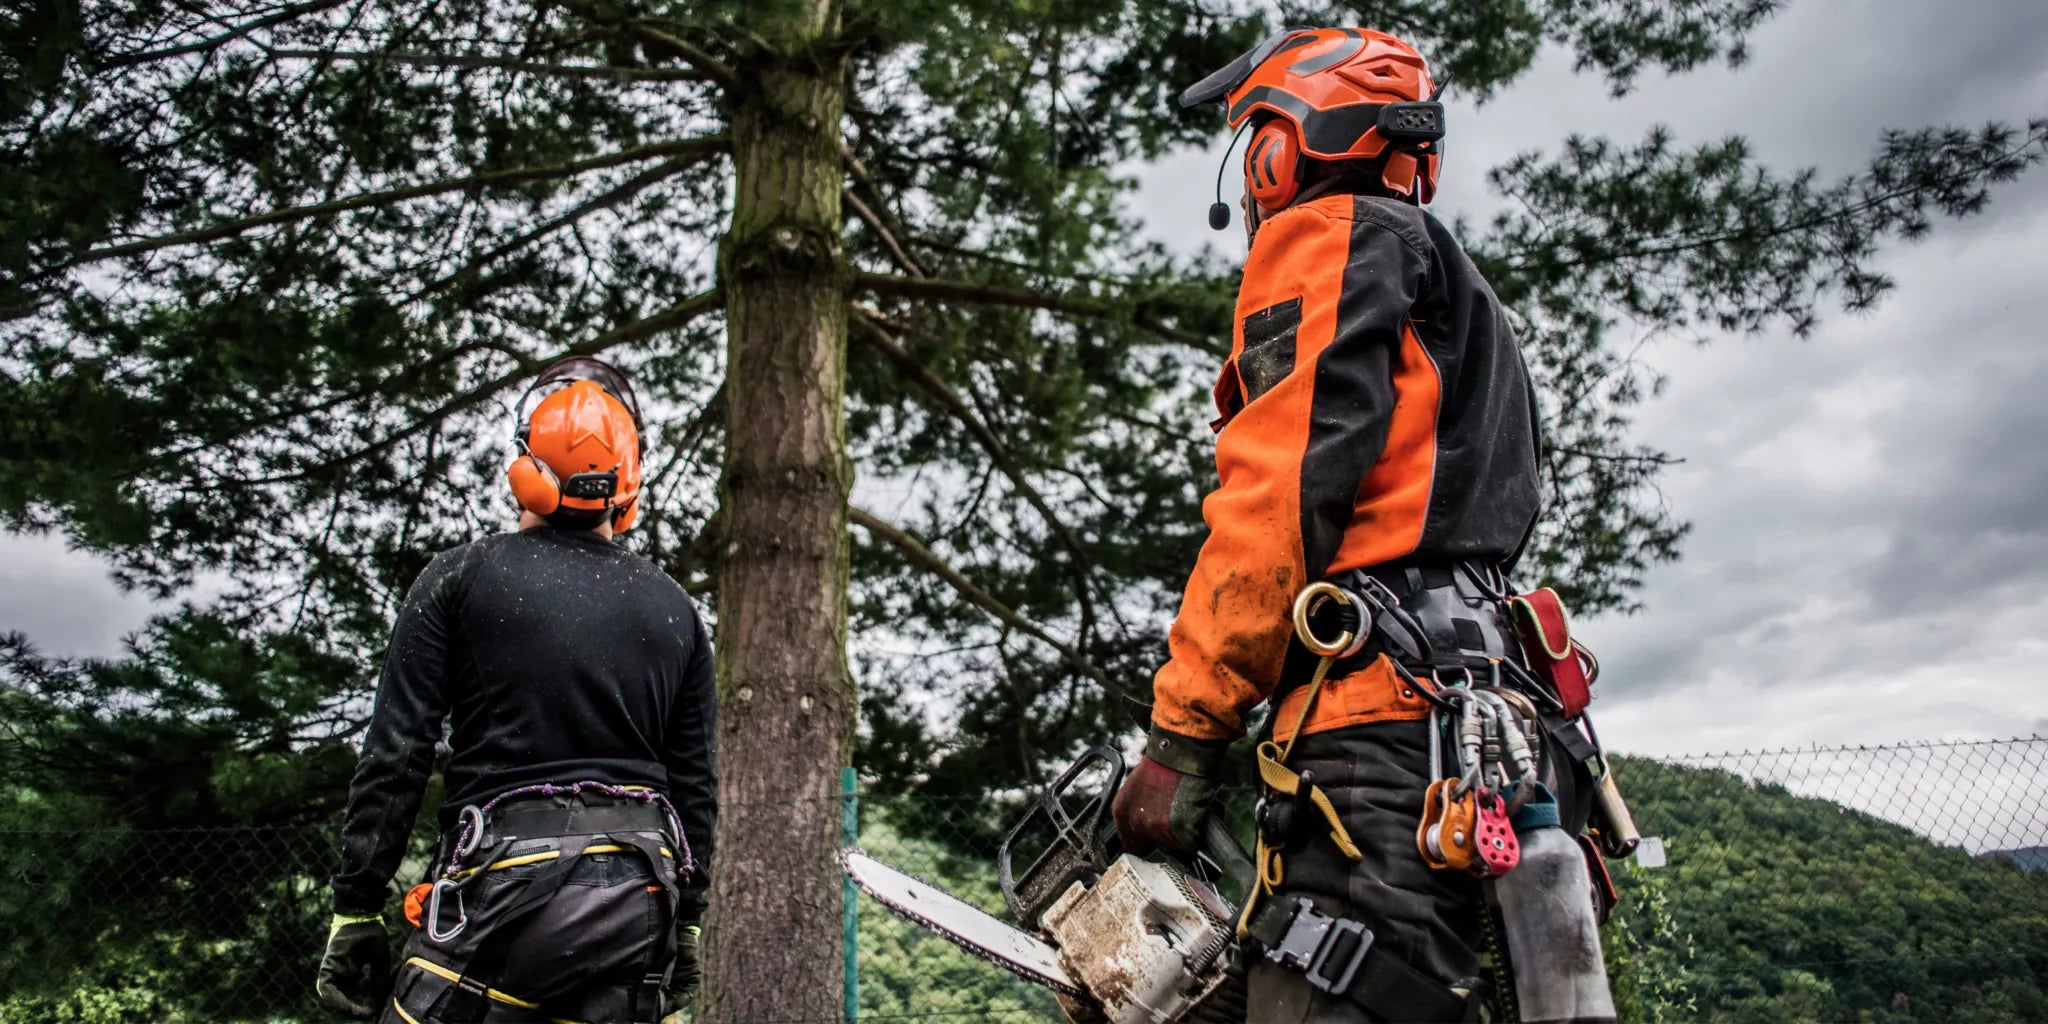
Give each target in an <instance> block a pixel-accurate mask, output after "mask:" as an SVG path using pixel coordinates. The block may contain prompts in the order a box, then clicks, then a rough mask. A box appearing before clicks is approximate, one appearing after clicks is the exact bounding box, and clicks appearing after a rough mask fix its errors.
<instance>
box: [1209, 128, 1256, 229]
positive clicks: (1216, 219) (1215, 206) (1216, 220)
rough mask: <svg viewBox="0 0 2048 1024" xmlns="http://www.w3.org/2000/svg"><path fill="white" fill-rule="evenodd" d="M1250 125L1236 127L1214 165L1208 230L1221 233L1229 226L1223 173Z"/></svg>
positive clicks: (1228, 166) (1227, 168)
mask: <svg viewBox="0 0 2048 1024" xmlns="http://www.w3.org/2000/svg"><path fill="white" fill-rule="evenodd" d="M1251 126H1252V123H1251V121H1250V119H1246V121H1245V123H1243V124H1241V125H1238V126H1237V134H1235V135H1232V136H1231V137H1230V145H1229V146H1226V147H1224V150H1223V159H1222V161H1220V162H1219V163H1217V165H1216V201H1215V202H1213V203H1210V204H1209V230H1211V231H1221V230H1223V229H1224V228H1227V227H1229V226H1230V206H1229V205H1228V204H1226V203H1225V202H1224V201H1223V172H1224V171H1226V170H1229V169H1230V153H1231V151H1232V150H1235V149H1236V148H1237V140H1239V139H1241V138H1244V130H1245V129H1246V128H1250V127H1251Z"/></svg>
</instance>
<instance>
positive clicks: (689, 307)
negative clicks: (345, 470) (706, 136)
mask: <svg viewBox="0 0 2048 1024" xmlns="http://www.w3.org/2000/svg"><path fill="white" fill-rule="evenodd" d="M724 302H725V295H724V293H723V292H722V291H720V290H719V289H717V288H712V289H710V290H708V291H702V292H698V293H697V294H695V295H692V296H690V297H689V298H687V299H684V300H682V301H681V302H678V303H676V304H675V305H673V306H670V307H668V308H667V309H664V310H662V311H661V312H659V313H654V314H652V315H649V316H645V317H642V318H640V319H638V320H635V321H633V322H632V323H628V324H621V325H620V326H618V327H614V328H612V329H611V330H609V331H606V332H605V333H603V334H600V335H598V336H597V337H595V338H591V339H590V340H588V341H583V342H578V343H577V344H574V345H570V346H568V347H567V348H564V349H562V350H561V351H559V352H556V353H554V354H553V355H550V356H546V357H544V358H536V359H522V360H520V361H519V362H518V363H517V364H516V365H514V366H513V367H512V369H511V370H509V371H507V372H505V373H502V374H499V375H498V376H496V377H493V378H491V379H490V380H487V381H484V382H483V383H481V384H478V385H476V386H475V387H472V388H470V389H469V390H467V391H464V392H462V393H461V394H458V395H456V396H455V397H453V398H451V399H449V400H448V401H446V402H444V403H442V404H441V405H439V406H437V407H435V408H434V409H433V410H431V411H429V412H428V413H426V414H425V415H423V416H421V417H419V418H418V419H417V420H414V421H413V423H412V424H411V425H410V426H407V427H404V428H402V429H400V430H398V431H395V432H393V433H391V434H387V435H385V436H384V437H382V438H379V439H378V440H376V441H373V442H371V443H370V444H368V445H365V446H363V447H361V448H357V449H355V450H353V451H349V452H346V453H343V454H341V455H336V456H333V457H331V458H328V459H323V460H322V461H320V462H319V463H317V464H315V465H313V466H311V467H308V468H306V469H303V470H298V471H295V472H291V473H283V474H279V475H277V476H269V477H261V478H257V479H251V480H224V481H220V482H219V484H217V485H216V486H234V487H258V486H264V485H269V484H281V483H292V482H295V481H299V480H305V479H308V478H311V477H315V476H321V475H323V474H326V473H331V472H333V471H334V470H336V469H339V468H341V467H343V466H346V465H348V464H350V463H352V462H357V461H360V460H362V459H365V458H368V457H370V456H372V455H375V454H377V453H378V452H382V451H385V450H387V449H389V448H391V447H392V446H394V445H396V444H398V443H399V442H400V441H403V440H405V439H406V438H409V437H412V436H414V435H416V434H419V433H420V432H422V431H425V430H427V429H429V428H431V427H433V426H435V425H437V424H439V423H440V422H441V421H443V420H445V419H447V418H448V417H450V416H452V415H454V414H456V413H458V412H461V411H462V410H464V409H467V408H469V407H471V406H473V405H476V404H478V403H480V402H483V401H485V400H487V399H489V398H490V397H491V396H492V395H495V394H497V393H498V392H500V391H503V390H504V389H505V388H507V387H509V386H511V385H513V384H515V383H517V382H518V381H520V380H521V379H523V378H525V377H526V376H528V375H530V374H532V373H533V372H535V371H536V370H539V369H541V368H542V367H544V366H547V365H548V364H549V363H552V362H554V361H556V360H558V359H567V358H569V357H570V356H594V355H597V354H599V353H601V352H604V351H606V350H607V349H611V348H616V347H618V346H619V345H623V344H626V343H628V342H633V341H640V340H642V339H645V338H650V337H653V336H654V335H657V334H661V333H664V332H666V331H672V330H675V329H677V328H679V327H682V326H684V325H686V324H688V323H689V322H690V321H692V320H694V319H696V318H697V317H699V316H702V315H703V314H705V313H708V312H711V311H712V310H714V309H718V308H720V307H722V306H723V305H724Z"/></svg>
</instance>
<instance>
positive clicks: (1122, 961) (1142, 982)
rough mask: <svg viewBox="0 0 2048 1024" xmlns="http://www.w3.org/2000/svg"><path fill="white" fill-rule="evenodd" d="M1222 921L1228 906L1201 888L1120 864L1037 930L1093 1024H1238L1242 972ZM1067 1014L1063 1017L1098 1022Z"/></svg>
mask: <svg viewBox="0 0 2048 1024" xmlns="http://www.w3.org/2000/svg"><path fill="white" fill-rule="evenodd" d="M1231 917H1232V910H1231V908H1230V905H1229V904H1228V903H1226V902H1224V900H1223V898H1222V897H1221V896H1219V895H1218V894H1217V893H1216V891H1215V890H1214V889H1212V888H1210V887H1209V886H1208V885H1207V884H1206V883H1204V882H1202V881H1201V880H1199V879H1196V878H1194V877H1192V876H1190V875H1189V874H1188V873H1187V872H1185V871H1181V870H1179V869H1178V868H1177V867H1175V866H1174V865H1170V864H1160V863H1155V862H1153V861H1148V860H1140V859H1138V858H1137V857H1133V856H1131V855H1130V854H1124V855H1122V856H1119V857H1118V858H1117V859H1116V860H1115V861H1113V862H1112V863H1111V864H1110V866H1109V870H1107V871H1105V872H1103V873H1102V875H1101V877H1099V878H1097V879H1096V880H1095V882H1094V883H1093V884H1092V885H1090V884H1083V883H1081V882H1075V883H1074V884H1073V885H1072V886H1071V887H1069V888H1068V889H1067V891H1066V894H1065V895H1063V896H1061V897H1060V898H1059V900H1058V901H1056V902H1054V903H1053V905H1052V907H1051V908H1050V909H1048V910H1047V911H1046V912H1045V918H1044V920H1043V922H1042V926H1043V928H1044V931H1045V934H1046V936H1047V938H1048V940H1049V941H1050V942H1051V944H1052V946H1053V948H1054V949H1057V950H1058V951H1059V955H1060V961H1061V963H1062V964H1063V965H1064V966H1065V967H1066V969H1067V974H1068V976H1069V977H1071V978H1073V979H1074V980H1075V981H1076V982H1078V983H1079V984H1080V986H1081V987H1082V988H1083V989H1085V990H1087V992H1088V995H1089V996H1090V997H1091V998H1092V999H1093V1000H1094V1002H1095V1004H1096V1006H1095V1009H1096V1010H1098V1011H1099V1013H1100V1015H1101V1016H1100V1018H1099V1019H1106V1020H1109V1021H1112V1022H1114V1024H1170V1022H1174V1021H1202V1020H1240V1021H1241V1020H1243V1019H1244V971H1243V969H1242V968H1241V967H1240V965H1239V960H1238V955H1237V942H1236V940H1235V937H1234V936H1233V935H1232V925H1231V920H1230V919H1231ZM1076 1009H1080V1008H1078V1007H1073V1006H1070V1007H1069V1009H1068V1016H1069V1017H1074V1018H1075V1019H1077V1020H1085V1019H1098V1018H1093V1017H1092V1015H1088V1016H1084V1015H1079V1014H1077V1013H1076V1012H1075V1011H1076ZM1233 1010H1234V1014H1233Z"/></svg>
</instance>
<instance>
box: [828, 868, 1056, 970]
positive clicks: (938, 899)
mask: <svg viewBox="0 0 2048 1024" xmlns="http://www.w3.org/2000/svg"><path fill="white" fill-rule="evenodd" d="M839 864H840V866H841V867H842V868H844V869H845V870H846V877H848V878H851V879H853V884H855V885H857V886H859V887H860V891H862V892H864V893H867V894H868V896H870V897H871V898H873V899H874V901H875V902H877V903H880V904H881V905H882V906H884V907H887V908H889V911H890V912H891V913H893V914H895V915H896V916H898V917H901V918H903V919H904V920H906V921H909V922H910V923H912V924H915V925H917V926H919V927H921V928H924V929H925V930H927V931H930V932H932V933H934V934H937V935H939V936H941V937H943V938H945V939H946V941H948V942H951V943H952V944H953V945H955V946H958V947H960V948H961V949H963V950H965V951H967V952H968V953H972V954H973V955H975V956H977V957H980V958H981V959H983V960H986V961H988V962H989V963H992V964H994V965H996V966H997V967H1000V968H1002V969H1003V970H1006V971H1009V972H1010V973H1011V974H1014V975H1016V976H1018V977H1020V978H1023V979H1024V980H1026V981H1029V982H1034V983H1036V984H1039V985H1044V986H1045V987H1047V988H1049V989H1052V990H1053V991H1055V992H1060V993H1063V994H1065V995H1069V996H1075V997H1077V998H1086V993H1084V992H1082V991H1081V987H1080V986H1079V985H1076V984H1074V980H1073V978H1072V977H1071V976H1070V975H1068V974H1067V969H1066V967H1065V965H1063V964H1061V963H1060V955H1059V953H1058V952H1057V951H1055V950H1054V949H1053V948H1052V947H1051V946H1048V945H1046V944H1045V943H1044V942H1042V941H1040V940H1039V939H1038V938H1037V937H1036V936H1034V935H1031V934H1030V933H1028V932H1025V931H1022V930H1020V929H1018V928H1016V927H1014V926H1012V925H1008V924H1005V923H1003V922H1002V921H999V920H996V919H995V918H994V917H992V916H990V914H989V913H988V912H987V911H985V910H983V909H981V908H980V907H977V906H974V905H973V904H971V903H968V902H966V901H965V900H962V899H960V898H959V897H956V896H954V895H952V894H951V893H948V892H946V891H945V890H944V889H941V888H939V887H938V886H935V885H932V884H931V883H929V882H926V881H924V880H923V879H921V878H917V877H916V876H913V875H909V874H905V873H904V872H902V871H898V870H897V869H895V868H892V867H890V866H889V865H887V864H884V863H882V862H881V861H878V860H876V859H874V858H873V857H870V856H868V855H867V854H865V853H863V852H861V851H859V850H856V849H854V848H852V847H847V848H846V849H844V850H841V851H840V852H839Z"/></svg>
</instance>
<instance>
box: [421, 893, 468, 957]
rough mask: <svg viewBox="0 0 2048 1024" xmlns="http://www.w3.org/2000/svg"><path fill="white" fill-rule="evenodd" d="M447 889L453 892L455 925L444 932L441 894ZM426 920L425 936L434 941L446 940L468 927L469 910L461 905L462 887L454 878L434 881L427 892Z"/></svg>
mask: <svg viewBox="0 0 2048 1024" xmlns="http://www.w3.org/2000/svg"><path fill="white" fill-rule="evenodd" d="M449 891H453V892H454V893H455V927H453V928H450V929H448V930H447V931H445V932H444V931H442V930H441V894H442V893H444V892H449ZM426 921H427V925H426V931H427V938H429V939H432V940H434V941H435V942H446V941H448V940H449V939H452V938H454V937H456V936H457V935H460V934H462V930H463V929H464V928H467V927H469V911H468V910H467V909H466V908H464V907H463V905H462V889H461V888H460V887H459V886H458V885H457V883H456V881H455V879H453V878H442V879H438V880H436V881H435V882H434V888H433V890H432V891H430V892H428V893H427V913H426Z"/></svg>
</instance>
